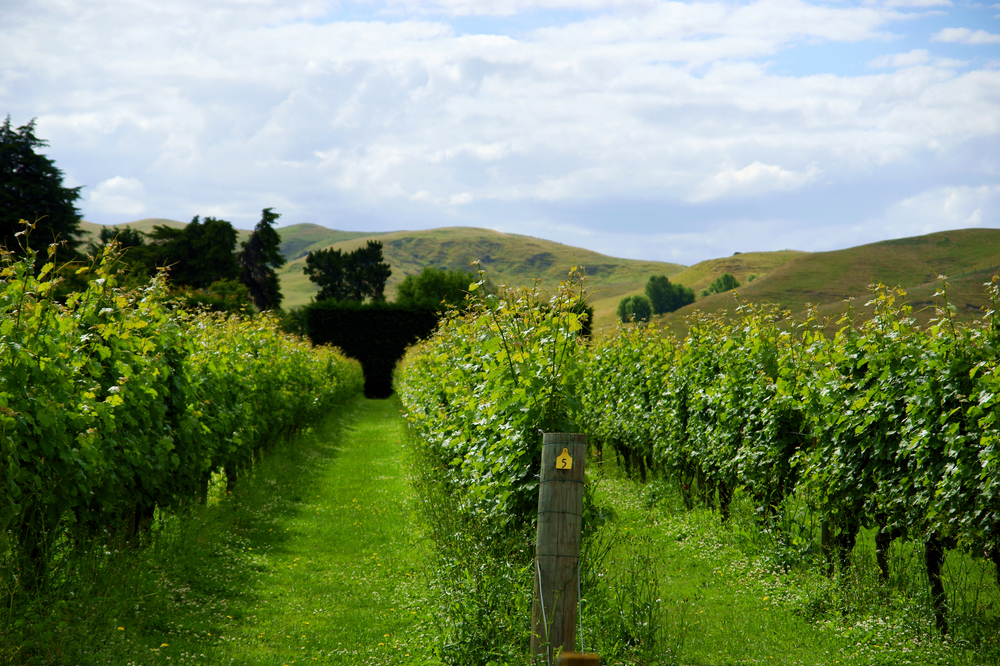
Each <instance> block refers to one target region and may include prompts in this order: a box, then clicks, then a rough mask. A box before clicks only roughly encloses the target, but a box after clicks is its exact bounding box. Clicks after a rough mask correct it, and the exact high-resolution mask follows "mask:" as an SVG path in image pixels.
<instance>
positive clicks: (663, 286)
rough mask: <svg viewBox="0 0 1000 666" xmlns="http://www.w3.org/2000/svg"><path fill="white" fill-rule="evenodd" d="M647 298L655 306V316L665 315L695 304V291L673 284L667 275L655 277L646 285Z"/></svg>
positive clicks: (651, 277)
mask: <svg viewBox="0 0 1000 666" xmlns="http://www.w3.org/2000/svg"><path fill="white" fill-rule="evenodd" d="M646 298H648V299H649V302H650V304H651V305H652V306H653V314H664V313H666V312H673V311H674V310H679V309H680V308H682V307H684V306H685V305H689V304H691V303H694V290H693V289H691V288H690V287H685V286H684V285H681V284H671V282H670V279H669V278H667V276H666V275H653V276H650V278H649V282H647V283H646Z"/></svg>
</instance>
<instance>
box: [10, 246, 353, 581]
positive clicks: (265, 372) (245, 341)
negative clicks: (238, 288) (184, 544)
mask: <svg viewBox="0 0 1000 666" xmlns="http://www.w3.org/2000/svg"><path fill="white" fill-rule="evenodd" d="M54 250H55V248H54V247H53V248H50V259H51V258H52V255H53V254H54ZM116 252H117V251H116V249H115V248H114V247H108V248H106V249H105V251H104V254H103V255H102V256H100V257H98V258H97V259H96V260H95V261H94V262H93V264H92V265H91V266H84V267H80V268H78V269H77V270H76V274H77V276H83V277H86V278H88V279H87V281H86V288H85V289H84V290H82V291H78V292H73V291H70V292H68V293H64V294H61V295H60V296H59V297H58V298H57V297H56V291H58V290H59V289H60V283H61V278H57V277H55V276H56V275H57V274H61V273H64V272H65V271H61V270H59V269H57V267H56V265H55V263H53V262H52V261H49V262H47V263H45V264H44V265H42V266H40V267H39V266H38V265H37V263H36V262H37V261H38V259H39V258H38V257H37V256H36V255H35V254H34V253H33V252H30V251H29V252H28V254H27V256H25V257H24V258H22V259H16V258H14V257H13V256H11V255H4V257H3V263H2V266H0V446H2V447H3V448H2V461H3V463H2V467H0V483H2V487H3V494H2V499H0V502H2V505H0V537H2V538H3V539H4V541H3V543H0V556H2V557H3V561H4V562H5V564H9V565H10V566H4V567H3V569H2V573H3V576H4V580H3V581H2V582H3V584H4V587H5V589H7V590H17V589H21V590H27V591H31V590H36V589H40V588H43V587H45V586H46V585H47V584H48V583H53V582H55V581H52V580H50V578H51V576H50V575H49V574H50V572H49V567H50V565H51V564H52V562H53V561H56V560H58V559H59V558H60V557H61V556H62V554H63V553H64V552H65V551H67V550H69V549H72V547H73V545H74V544H77V543H81V542H86V541H87V540H88V539H91V538H93V537H95V536H97V535H102V536H108V535H110V538H111V539H112V540H113V541H114V542H116V543H121V544H125V543H130V544H132V545H133V546H134V545H139V544H140V543H141V542H142V541H143V539H145V538H146V537H147V533H148V530H149V527H150V524H151V522H152V520H153V518H154V513H155V510H156V508H157V507H159V508H161V509H178V508H181V507H184V506H185V505H191V504H194V503H197V502H199V501H200V502H204V501H205V497H206V494H207V492H208V485H209V480H210V478H211V477H212V475H213V473H217V472H219V473H221V472H224V473H225V477H226V478H227V479H228V485H230V486H231V485H232V483H233V482H234V481H235V478H236V476H237V475H238V474H240V473H241V471H242V470H244V469H246V468H248V467H249V466H250V465H251V463H252V461H253V460H254V459H255V457H256V456H258V455H259V453H260V452H261V450H263V449H265V448H266V447H268V446H270V445H272V444H274V443H276V442H278V441H280V440H281V439H282V438H283V437H285V436H286V435H288V434H289V433H291V432H293V431H295V430H297V429H299V428H302V427H303V426H305V425H308V424H309V423H310V422H312V421H314V420H316V419H317V418H318V417H320V416H321V415H323V414H324V413H325V412H327V411H328V410H329V408H330V407H331V406H332V405H334V404H336V403H338V402H341V401H343V400H345V399H346V398H347V397H349V396H352V395H354V394H355V393H356V392H357V391H358V390H359V389H360V386H361V383H362V377H361V371H360V366H359V365H358V364H357V363H356V362H354V361H351V360H348V359H345V358H344V357H342V356H341V355H339V354H338V353H337V352H336V351H334V350H331V349H321V348H318V349H313V348H312V347H311V346H310V345H308V344H307V343H305V342H303V341H301V340H297V339H293V338H291V337H289V336H287V335H284V334H283V333H281V332H280V330H279V328H278V326H277V323H276V321H275V320H274V319H272V318H270V317H269V316H267V315H259V316H256V317H254V318H253V319H250V318H247V317H242V316H229V317H227V316H222V315H216V314H188V313H186V312H184V311H183V310H181V309H180V308H178V307H176V304H173V303H171V302H170V301H169V299H168V293H167V289H166V285H165V281H164V278H163V277H162V276H161V277H159V278H156V279H153V280H151V281H149V282H147V283H145V284H132V283H131V282H130V281H129V280H128V279H127V276H126V275H125V274H124V273H121V272H120V271H119V269H118V268H116V267H117V266H119V265H120V262H119V261H118V258H119V257H118V255H117V253H116Z"/></svg>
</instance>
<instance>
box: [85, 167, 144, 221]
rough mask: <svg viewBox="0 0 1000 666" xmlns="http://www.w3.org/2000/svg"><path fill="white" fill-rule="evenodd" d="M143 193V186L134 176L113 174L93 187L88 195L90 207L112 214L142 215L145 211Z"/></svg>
mask: <svg viewBox="0 0 1000 666" xmlns="http://www.w3.org/2000/svg"><path fill="white" fill-rule="evenodd" d="M144 193H145V188H144V187H143V185H142V183H141V182H139V181H138V180H136V179H135V178H122V177H121V176H115V177H114V178H109V179H107V180H105V181H104V182H102V183H100V184H99V185H98V186H97V187H96V188H94V191H93V192H91V193H90V197H89V202H90V207H91V208H92V209H93V210H95V211H97V212H100V213H109V214H112V215H142V214H143V213H145V212H146V206H145V205H144V204H143V203H142V201H141V198H142V196H143V194H144Z"/></svg>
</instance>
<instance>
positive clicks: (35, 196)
mask: <svg viewBox="0 0 1000 666" xmlns="http://www.w3.org/2000/svg"><path fill="white" fill-rule="evenodd" d="M47 145H48V142H46V141H44V140H42V139H39V138H38V137H36V136H35V121H34V120H32V121H31V122H30V123H28V124H27V125H22V126H21V127H18V128H17V129H16V130H15V129H12V128H11V126H10V116H7V119H6V120H5V121H4V122H3V124H2V125H0V245H4V246H6V247H7V249H8V250H11V251H14V252H20V247H21V246H20V244H19V243H18V240H17V239H16V238H15V236H14V235H15V234H16V233H18V232H20V231H23V227H22V226H21V224H20V221H21V220H22V219H24V220H27V221H28V222H36V221H37V225H36V226H35V229H34V231H32V233H31V234H30V236H29V238H28V243H27V244H28V245H29V246H30V247H31V248H32V249H34V250H35V251H36V252H43V251H44V249H45V248H46V247H48V245H49V244H50V243H52V242H53V240H54V239H55V238H58V239H59V240H61V241H65V242H66V245H67V246H68V249H69V250H70V252H72V253H76V252H77V251H78V249H79V247H80V245H81V243H82V240H81V239H80V236H82V235H83V232H81V231H80V211H79V210H78V209H77V207H76V201H77V199H79V198H80V188H79V187H63V184H62V180H63V173H62V171H60V170H59V169H58V168H56V165H55V163H54V162H53V161H52V160H50V159H49V158H48V157H45V156H44V155H40V154H38V153H36V152H35V150H36V149H37V148H41V147H44V146H47Z"/></svg>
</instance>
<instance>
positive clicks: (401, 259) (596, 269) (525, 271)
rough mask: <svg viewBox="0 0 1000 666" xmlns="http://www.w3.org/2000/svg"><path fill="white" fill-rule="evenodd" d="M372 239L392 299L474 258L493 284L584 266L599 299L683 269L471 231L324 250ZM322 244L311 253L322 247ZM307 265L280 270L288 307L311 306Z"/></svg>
mask: <svg viewBox="0 0 1000 666" xmlns="http://www.w3.org/2000/svg"><path fill="white" fill-rule="evenodd" d="M281 231H283V230H281ZM283 238H284V236H283ZM369 240H378V241H380V242H381V243H382V256H383V257H384V258H385V260H386V261H387V262H388V263H389V265H390V266H391V267H392V276H391V277H390V278H389V282H388V284H387V289H386V292H387V295H388V296H389V297H390V298H391V297H392V293H393V291H394V289H395V286H396V285H397V284H399V283H400V282H401V281H402V280H403V278H404V277H405V276H407V275H416V274H418V273H419V272H420V271H421V270H423V268H424V267H426V266H435V267H437V268H447V269H451V270H466V271H471V270H472V266H471V263H472V262H473V261H475V260H479V261H481V262H482V266H483V268H484V269H485V270H486V273H487V275H488V276H489V277H490V278H491V279H493V280H494V281H510V282H530V281H531V280H533V279H535V278H538V279H540V280H541V282H542V284H543V285H555V284H558V283H559V281H560V280H562V279H563V278H564V277H565V276H566V274H567V273H568V272H569V269H570V267H571V266H573V265H576V266H583V267H585V269H586V271H587V275H588V276H589V279H590V285H591V289H592V291H593V293H594V295H595V297H600V296H602V295H605V294H608V293H619V292H621V291H622V290H625V291H627V290H633V289H635V288H637V287H638V288H640V289H641V287H642V285H644V284H645V282H646V280H648V279H649V276H650V275H653V274H660V275H673V274H675V273H677V272H678V271H680V270H681V269H682V267H681V266H680V265H678V264H670V263H664V262H657V261H639V260H633V259H616V258H614V257H608V256H606V255H603V254H598V253H597V252H592V251H590V250H584V249H581V248H576V247H571V246H569V245H562V244H560V243H555V242H552V241H546V240H541V239H539V238H532V237H530V236H521V235H517V234H505V233H501V232H498V231H491V230H489V229H475V228H471V227H446V228H441V229H430V230H426V231H394V232H390V233H383V234H376V235H365V236H357V237H355V238H353V239H347V240H342V241H339V242H334V243H327V244H326V245H325V246H324V247H333V248H336V249H340V250H342V251H345V252H350V251H352V250H354V249H356V248H358V247H361V246H362V245H364V244H365V243H367V242H368V241H369ZM319 245H320V244H318V243H317V244H316V246H313V247H312V248H311V249H313V250H315V249H321V248H320V247H319ZM304 264H305V258H304V252H303V253H300V257H299V258H297V259H295V260H293V261H289V263H288V264H287V265H286V266H285V267H284V268H282V269H281V271H280V272H279V273H280V276H281V285H282V292H283V293H284V294H285V305H286V306H288V307H294V306H296V305H304V304H305V303H308V302H309V299H310V298H311V297H312V295H313V294H314V293H315V292H316V290H315V288H314V287H313V285H312V283H311V282H309V281H308V279H307V278H306V277H305V276H304V275H303V274H302V267H303V265H304Z"/></svg>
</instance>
